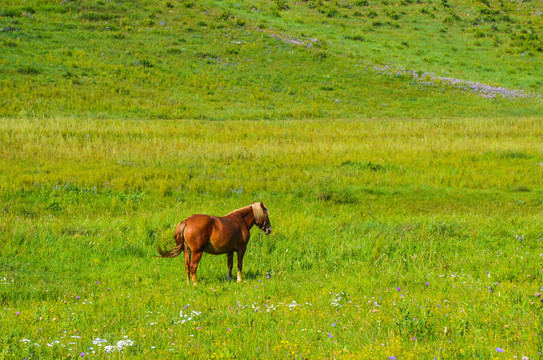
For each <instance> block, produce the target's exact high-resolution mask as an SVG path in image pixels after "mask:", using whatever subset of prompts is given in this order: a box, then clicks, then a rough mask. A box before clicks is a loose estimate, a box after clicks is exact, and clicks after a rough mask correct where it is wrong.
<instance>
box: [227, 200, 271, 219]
mask: <svg viewBox="0 0 543 360" xmlns="http://www.w3.org/2000/svg"><path fill="white" fill-rule="evenodd" d="M249 208H253V213H254V215H255V220H256V221H263V220H264V210H263V209H262V206H260V203H255V204H251V205H247V206H244V207H242V208H240V209H237V210H234V211H230V212H229V213H228V214H226V215H224V216H228V215H232V214H237V213H240V212H243V211H245V210H248V209H249Z"/></svg>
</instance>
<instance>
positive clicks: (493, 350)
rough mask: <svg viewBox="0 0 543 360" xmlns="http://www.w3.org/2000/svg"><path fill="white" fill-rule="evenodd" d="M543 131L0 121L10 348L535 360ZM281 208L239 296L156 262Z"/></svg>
mask: <svg viewBox="0 0 543 360" xmlns="http://www.w3.org/2000/svg"><path fill="white" fill-rule="evenodd" d="M542 125H543V123H542V120H541V119H540V118H525V119H518V118H515V119H513V118H509V119H499V120H484V119H465V120H424V121H413V120H388V121H369V120H368V121H365V120H357V121H350V120H310V121H309V120H308V121H299V120H290V121H277V120H270V121H223V122H209V121H197V120H194V121H189V120H187V121H162V120H157V121H152V122H151V121H138V120H134V121H128V120H85V121H80V120H74V119H48V120H32V119H26V120H25V119H4V120H2V122H1V123H0V153H1V154H2V158H3V160H2V162H0V166H1V168H0V174H1V179H0V201H1V204H2V206H1V209H2V211H1V213H0V230H1V231H0V244H1V246H0V256H1V267H0V301H1V308H0V354H1V355H0V357H2V358H9V359H11V358H17V359H21V358H24V357H26V358H29V359H30V358H44V359H45V358H68V357H72V358H73V357H81V356H84V357H85V358H86V357H89V358H114V359H117V358H142V359H144V358H145V359H146V358H189V357H190V358H243V359H250V358H269V359H277V358H295V359H296V358H310V359H314V358H338V359H350V358H352V359H363V358H368V359H369V358H372V359H389V358H391V357H396V358H397V359H420V358H426V359H429V358H432V359H433V358H437V359H453V358H454V359H459V358H477V359H490V358H496V359H500V358H509V359H510V358H513V356H517V358H521V357H522V356H527V357H529V358H530V359H538V358H540V357H541V352H542V351H543V319H542V314H543V311H542V310H543V302H541V299H542V298H541V297H537V295H536V294H537V293H541V292H542V291H543V288H542V284H543V265H542V263H543V247H542V245H543V244H542V241H541V240H542V222H543V218H542V216H543V215H542V205H543V192H542V190H541V185H542V180H541V179H542V172H543V149H542V147H541V138H543V126H542ZM253 201H263V202H264V203H265V204H266V206H267V207H268V208H269V209H270V220H271V222H272V225H273V227H274V231H273V232H272V234H271V235H270V236H268V237H266V236H264V237H263V238H262V241H261V240H260V236H259V233H258V232H259V231H258V229H256V228H254V229H253V231H252V238H251V242H250V244H249V248H248V253H247V255H246V257H245V262H244V265H245V266H244V274H245V279H244V282H243V283H241V284H237V283H235V282H227V281H226V256H211V255H207V254H205V255H204V257H203V259H202V261H201V263H200V267H199V269H198V275H199V286H198V287H197V288H193V287H192V286H187V284H186V282H185V274H184V268H183V262H182V260H181V258H176V259H161V258H157V257H155V255H156V254H157V253H156V245H157V244H160V245H173V228H174V226H175V225H176V224H177V222H178V221H180V220H181V219H183V218H185V217H187V216H188V215H190V214H193V213H209V214H216V215H221V214H225V213H227V212H229V211H231V210H233V209H236V208H239V207H242V206H245V205H247V204H250V203H251V202H253Z"/></svg>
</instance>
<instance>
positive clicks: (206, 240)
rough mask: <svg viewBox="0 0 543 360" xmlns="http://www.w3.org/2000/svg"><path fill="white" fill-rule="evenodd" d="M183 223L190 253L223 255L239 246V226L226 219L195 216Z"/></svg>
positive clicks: (240, 238) (240, 237)
mask: <svg viewBox="0 0 543 360" xmlns="http://www.w3.org/2000/svg"><path fill="white" fill-rule="evenodd" d="M185 223H186V227H185V241H186V242H187V244H188V245H189V247H190V248H191V250H192V251H195V250H196V251H200V250H201V251H205V252H208V253H211V254H223V253H225V252H229V251H232V250H237V249H238V248H239V246H240V240H242V235H241V229H240V226H239V224H238V223H237V222H236V221H233V220H232V219H230V218H228V217H216V216H211V215H203V214H196V215H192V216H189V217H188V218H187V219H185Z"/></svg>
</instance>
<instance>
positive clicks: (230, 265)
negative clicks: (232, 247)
mask: <svg viewBox="0 0 543 360" xmlns="http://www.w3.org/2000/svg"><path fill="white" fill-rule="evenodd" d="M226 257H227V258H228V275H227V276H226V280H228V281H230V280H232V268H233V267H234V252H233V251H230V252H229V253H227V254H226Z"/></svg>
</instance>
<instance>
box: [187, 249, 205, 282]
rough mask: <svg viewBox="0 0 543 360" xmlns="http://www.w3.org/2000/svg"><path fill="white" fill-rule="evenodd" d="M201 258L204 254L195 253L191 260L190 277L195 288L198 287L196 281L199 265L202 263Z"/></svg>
mask: <svg viewBox="0 0 543 360" xmlns="http://www.w3.org/2000/svg"><path fill="white" fill-rule="evenodd" d="M201 257H202V252H193V253H192V259H191V260H190V275H191V277H192V285H194V286H196V285H198V281H197V280H196V270H197V269H198V263H199V262H200V258H201Z"/></svg>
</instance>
